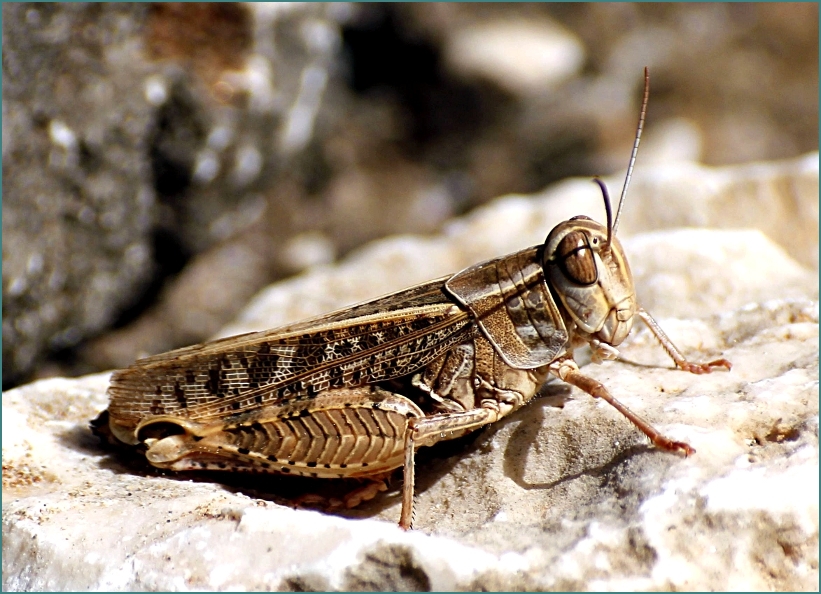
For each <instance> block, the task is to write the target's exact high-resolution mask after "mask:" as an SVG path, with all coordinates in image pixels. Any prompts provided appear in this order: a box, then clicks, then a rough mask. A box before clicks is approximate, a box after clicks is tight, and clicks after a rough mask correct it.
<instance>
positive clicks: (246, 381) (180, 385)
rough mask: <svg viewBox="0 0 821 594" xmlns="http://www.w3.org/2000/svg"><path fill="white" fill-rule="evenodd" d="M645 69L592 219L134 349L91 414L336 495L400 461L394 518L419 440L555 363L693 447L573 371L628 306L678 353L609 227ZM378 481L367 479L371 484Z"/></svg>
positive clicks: (500, 401) (127, 433) (178, 463)
mask: <svg viewBox="0 0 821 594" xmlns="http://www.w3.org/2000/svg"><path fill="white" fill-rule="evenodd" d="M648 97H649V73H648V72H647V70H646V69H645V87H644V99H643V101H642V107H641V112H640V116H639V124H638V128H637V132H636V138H635V142H634V144H633V150H632V153H631V157H630V163H629V166H628V171H627V176H626V178H625V182H624V187H623V189H622V195H621V198H620V200H619V204H618V208H617V210H616V214H615V219H614V218H613V216H612V209H611V206H610V199H609V197H608V193H607V188H606V187H605V185H604V184H603V183H602V182H601V181H599V180H598V179H597V180H595V181H596V182H597V183H598V184H599V186H600V188H601V190H602V196H603V199H604V204H605V210H606V214H607V225H606V226H603V225H601V224H599V223H597V222H595V221H593V220H592V219H590V218H588V217H584V216H577V217H573V218H572V219H570V220H568V221H565V222H562V223H560V224H559V225H557V226H556V227H555V228H554V229H553V230H552V231H551V232H550V234H549V235H548V236H547V239H546V241H545V242H544V244H542V245H537V246H533V247H530V248H527V249H524V250H521V251H519V252H516V253H514V254H510V255H507V256H503V257H501V258H496V259H494V260H489V261H487V262H482V263H480V264H476V265H474V266H471V267H469V268H466V269H465V270H462V271H461V272H457V273H456V274H454V275H451V276H446V277H442V278H438V279H435V280H432V281H429V282H426V283H423V284H420V285H417V286H415V287H411V288H409V289H405V290H403V291H399V292H396V293H392V294H390V295H387V296H384V297H381V298H378V299H374V300H372V301H368V302H365V303H361V304H359V305H354V306H352V307H348V308H345V309H341V310H339V311H336V312H333V313H330V314H327V315H323V316H320V317H316V318H313V319H310V320H307V321H304V322H300V323H296V324H292V325H289V326H285V327H282V328H277V329H273V330H265V331H262V332H252V333H248V334H242V335H239V336H233V337H230V338H225V339H222V340H216V341H213V342H208V343H204V344H200V345H195V346H190V347H187V348H182V349H178V350H174V351H171V352H168V353H164V354H160V355H156V356H153V357H148V358H145V359H140V360H138V361H137V362H135V363H134V364H133V365H131V366H130V367H128V368H127V369H124V370H120V371H116V372H115V373H114V374H113V375H112V377H111V385H110V387H109V389H108V394H109V396H110V405H109V408H108V410H107V411H106V412H104V413H103V415H101V417H100V418H99V419H98V420H97V421H96V422H95V424H96V427H97V429H98V432H100V431H102V432H106V433H107V434H108V435H109V438H110V439H111V440H112V441H115V442H121V443H122V444H125V445H127V446H135V447H139V448H141V449H144V451H145V456H146V458H147V459H148V461H149V462H150V463H151V464H152V465H154V466H156V467H159V468H163V469H170V470H174V471H185V470H224V471H247V472H258V473H280V474H292V475H302V476H312V477H320V478H360V479H366V481H365V483H366V486H365V487H363V488H362V489H360V490H359V491H357V492H356V493H355V494H352V495H351V496H350V497H349V498H348V499H347V500H346V503H347V504H348V505H349V506H353V505H355V504H357V503H358V502H359V501H361V500H362V499H366V498H370V497H373V496H374V495H375V494H376V492H377V491H378V490H383V489H384V479H385V478H386V477H388V476H389V475H390V474H391V473H392V472H393V471H394V470H395V469H397V468H399V467H400V466H401V467H403V469H404V485H403V489H402V510H401V514H400V520H399V525H400V526H401V527H402V528H404V529H408V528H410V527H411V524H412V519H413V494H414V456H415V452H416V450H417V449H418V448H419V447H421V446H429V445H432V444H434V443H436V442H438V441H441V440H445V439H453V438H456V437H459V436H462V435H465V434H466V433H469V432H471V431H474V430H476V429H478V428H480V427H483V426H485V425H488V424H490V423H494V422H496V421H498V420H499V419H501V418H503V417H505V416H507V415H509V414H510V413H512V412H513V411H515V410H517V409H518V408H520V407H522V406H523V405H525V404H527V403H528V402H529V401H530V400H532V399H533V397H534V396H535V394H536V393H537V391H538V389H539V388H540V387H541V386H542V384H543V383H544V382H545V381H546V380H547V379H548V377H549V376H555V377H558V378H559V379H561V380H563V381H565V382H567V383H569V384H572V385H574V386H576V387H578V388H580V389H582V390H584V391H585V392H587V393H588V394H590V395H591V396H593V397H595V398H601V399H603V400H605V401H607V402H608V403H610V404H611V405H612V406H614V407H615V408H616V409H617V410H618V411H619V412H621V413H622V414H623V415H624V416H625V417H627V418H628V419H629V420H630V421H632V422H633V423H634V424H635V425H636V427H638V428H639V430H641V431H642V432H643V433H644V434H645V435H647V437H649V438H650V441H651V442H652V443H653V444H654V445H655V446H656V447H658V448H660V449H663V450H667V451H671V452H679V453H682V454H684V455H685V456H686V455H690V454H692V453H694V452H695V450H694V449H693V448H692V447H691V446H689V445H688V444H686V443H683V442H678V441H673V440H671V439H669V438H667V437H665V436H664V435H662V434H661V433H660V432H659V431H657V430H656V429H654V428H653V427H652V426H651V425H650V424H649V423H648V422H647V421H645V420H644V419H642V418H641V417H639V416H638V415H636V414H635V413H633V412H632V411H630V410H629V409H627V408H626V407H625V406H624V405H622V404H621V403H620V402H619V401H618V400H616V399H615V398H614V397H613V396H612V395H611V394H610V393H609V392H608V391H607V389H606V388H605V387H604V386H603V385H602V384H601V383H599V382H598V381H596V380H594V379H592V378H590V377H587V376H585V375H583V374H582V373H581V371H580V370H579V367H578V365H577V364H576V362H575V361H574V359H573V352H574V349H576V348H578V347H581V346H583V345H589V346H590V348H591V350H592V353H593V358H594V360H596V361H600V360H601V359H613V358H615V357H616V356H617V355H618V351H617V350H616V348H615V347H617V346H618V345H619V344H620V343H621V342H622V341H623V340H624V339H625V338H626V337H627V335H628V334H629V333H630V330H631V328H632V326H633V321H634V320H635V318H636V317H638V318H640V319H641V320H642V321H644V322H645V323H646V324H647V325H648V326H649V328H650V330H651V331H652V332H653V334H654V335H655V336H656V338H657V339H658V341H659V342H660V343H661V346H662V347H663V348H664V349H665V351H667V353H668V354H669V355H670V357H671V358H672V360H673V361H674V362H675V364H676V366H677V367H678V368H680V369H682V370H684V371H688V372H691V373H709V372H710V371H712V370H713V369H716V368H726V369H730V367H731V365H730V363H729V362H728V361H726V360H725V359H718V360H715V361H711V362H709V363H691V362H690V361H688V360H687V359H685V357H684V356H683V355H682V354H681V352H680V351H679V350H678V349H677V348H676V347H675V346H674V345H673V343H672V342H671V341H670V339H669V338H668V337H667V336H666V335H665V334H664V332H663V331H662V329H661V328H660V327H659V325H658V324H657V323H656V322H655V320H653V318H652V317H651V316H650V314H649V313H647V312H646V311H644V310H643V309H642V308H641V307H639V306H638V304H637V301H636V295H635V290H634V288H633V278H632V275H631V273H630V267H629V265H628V263H627V258H626V257H625V254H624V251H623V249H622V246H621V244H620V243H619V240H618V239H617V237H616V229H617V228H618V221H619V214H620V213H621V207H622V203H623V201H624V197H625V195H626V192H627V187H628V185H629V182H630V177H631V174H632V170H633V166H634V164H635V158H636V153H637V151H638V145H639V141H640V139H641V132H642V129H643V126H644V120H645V115H646V110H647V101H648ZM374 485H379V487H374Z"/></svg>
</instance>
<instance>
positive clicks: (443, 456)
mask: <svg viewBox="0 0 821 594" xmlns="http://www.w3.org/2000/svg"><path fill="white" fill-rule="evenodd" d="M480 433H482V430H481V429H480V430H478V431H475V432H473V433H471V434H469V435H466V436H464V437H461V438H458V439H454V440H449V441H443V442H440V443H438V444H435V445H434V446H432V447H424V448H421V449H420V450H419V451H417V453H416V491H415V492H416V494H417V495H418V494H420V493H423V492H424V491H426V490H427V489H429V488H430V487H432V486H433V485H434V484H436V482H437V481H438V480H440V479H441V478H442V477H443V476H445V475H446V474H448V473H449V472H450V471H451V470H452V468H453V466H454V465H455V464H456V463H457V462H458V460H459V458H460V456H462V455H465V454H466V453H468V452H469V451H471V450H470V448H472V447H475V446H474V445H473V444H474V443H475V442H476V440H477V438H478V437H479V435H480ZM57 440H58V442H59V443H60V444H61V445H63V446H64V447H66V448H69V449H72V450H74V451H77V452H80V453H82V454H85V455H88V456H94V457H98V461H97V466H98V468H100V469H101V470H107V471H110V472H112V473H114V474H117V475H120V474H131V475H135V476H140V477H146V478H150V477H163V478H169V479H173V480H180V481H184V482H196V483H211V484H215V485H219V486H220V487H222V488H223V489H225V490H226V491H229V492H231V493H241V494H243V495H246V496H248V497H252V498H255V499H261V500H263V501H270V502H272V503H276V504H278V505H282V506H286V507H294V508H304V509H314V510H319V511H322V512H324V513H328V514H332V515H338V516H342V517H347V518H371V517H373V516H376V515H378V514H379V513H381V512H382V511H384V510H386V509H387V508H389V507H391V506H392V505H394V504H395V503H397V502H398V501H400V500H401V497H402V468H401V467H400V468H397V469H396V470H395V471H393V473H391V475H390V477H389V478H388V479H386V481H385V482H386V485H387V487H388V488H387V490H386V491H382V492H380V493H378V494H377V496H376V497H374V498H373V499H371V500H368V501H363V502H362V503H361V504H360V505H358V506H357V507H355V508H351V509H348V508H345V507H344V505H342V500H343V498H344V497H345V495H347V494H348V493H350V492H352V491H354V490H356V489H358V488H360V487H362V486H363V485H366V484H367V483H368V480H367V479H356V478H351V479H322V478H311V477H300V476H287V475H283V474H265V473H253V472H236V471H235V472H219V471H184V472H174V471H170V470H164V469H160V468H156V467H154V466H152V465H151V464H149V462H148V461H147V460H146V459H145V456H144V453H143V451H144V450H143V449H142V448H138V447H128V446H116V445H112V444H109V443H107V442H105V441H104V440H102V439H101V438H100V437H98V436H96V435H94V433H93V432H92V431H91V429H89V428H87V427H83V426H82V425H76V426H74V427H72V428H70V429H67V430H66V431H63V432H62V433H60V434H58V436H57ZM304 498H310V499H311V501H310V502H301V501H300V500H301V499H304ZM314 500H317V501H314ZM322 500H324V501H322ZM396 520H397V521H398V520H399V516H398V515H397V518H396Z"/></svg>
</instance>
